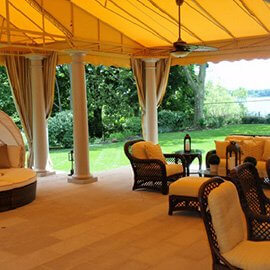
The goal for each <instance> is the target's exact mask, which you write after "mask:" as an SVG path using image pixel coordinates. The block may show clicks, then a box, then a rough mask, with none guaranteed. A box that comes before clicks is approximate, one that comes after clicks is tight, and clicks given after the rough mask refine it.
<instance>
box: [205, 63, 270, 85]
mask: <svg viewBox="0 0 270 270" xmlns="http://www.w3.org/2000/svg"><path fill="white" fill-rule="evenodd" d="M206 80H207V81H208V80H210V81H212V82H214V83H215V84H220V85H221V86H223V87H225V88H227V89H228V90H233V89H237V88H239V87H244V88H246V89H247V90H250V89H254V90H260V89H261V90H263V89H270V59H268V60H258V59H256V60H250V61H246V60H241V61H234V62H228V61H222V62H220V63H217V64H213V63H209V67H208V69H207V72H206Z"/></svg>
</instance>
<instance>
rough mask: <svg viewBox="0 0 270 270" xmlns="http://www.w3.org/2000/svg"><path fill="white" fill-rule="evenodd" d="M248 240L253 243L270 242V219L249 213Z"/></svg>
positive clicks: (247, 214)
mask: <svg viewBox="0 0 270 270" xmlns="http://www.w3.org/2000/svg"><path fill="white" fill-rule="evenodd" d="M246 218H247V227H248V239H249V240H253V241H266V240H270V217H269V216H266V215H257V214H255V213H252V212H251V211H249V210H248V211H247V213H246Z"/></svg>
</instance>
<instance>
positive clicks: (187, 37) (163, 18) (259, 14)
mask: <svg viewBox="0 0 270 270" xmlns="http://www.w3.org/2000/svg"><path fill="white" fill-rule="evenodd" d="M177 16H178V13H177V5H176V3H175V0H20V1H18V0H0V26H1V31H0V54H2V55H4V54H14V53H28V52H42V53H46V52H48V51H51V50H55V51H58V53H59V63H66V62H69V61H70V57H69V52H70V50H82V51H85V53H86V54H87V56H86V61H87V62H90V63H94V64H106V65H118V66H129V59H130V57H137V58H148V57H151V58H164V57H168V55H169V53H170V51H171V50H172V43H173V42H175V41H176V40H177V38H178V17H177ZM181 29H182V39H183V40H184V41H185V42H187V43H192V44H197V45H206V46H214V47H216V48H218V50H217V51H215V52H203V53H199V52H193V53H191V54H189V55H188V56H187V57H185V58H180V59H177V58H174V59H173V60H172V64H173V65H174V64H190V63H203V62H206V61H214V62H216V61H221V60H238V59H253V58H269V57H270V3H267V2H266V1H264V0H219V1H217V0H185V1H184V4H183V6H182V8H181Z"/></svg>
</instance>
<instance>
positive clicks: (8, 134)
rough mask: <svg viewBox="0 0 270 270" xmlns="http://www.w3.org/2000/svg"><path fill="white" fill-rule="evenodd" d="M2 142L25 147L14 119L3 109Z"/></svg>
mask: <svg viewBox="0 0 270 270" xmlns="http://www.w3.org/2000/svg"><path fill="white" fill-rule="evenodd" d="M0 143H4V144H7V145H16V146H21V147H23V148H24V142H23V138H22V135H21V132H20V130H19V129H18V127H17V126H16V125H15V123H14V122H13V120H12V119H11V118H10V117H9V116H8V115H7V114H6V113H4V112H3V111H0Z"/></svg>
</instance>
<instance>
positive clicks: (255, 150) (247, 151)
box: [241, 140, 264, 160]
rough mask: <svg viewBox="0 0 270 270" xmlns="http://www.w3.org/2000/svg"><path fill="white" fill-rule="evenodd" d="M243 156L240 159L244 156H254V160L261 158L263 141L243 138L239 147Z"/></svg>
mask: <svg viewBox="0 0 270 270" xmlns="http://www.w3.org/2000/svg"><path fill="white" fill-rule="evenodd" d="M241 150H242V153H243V156H242V158H241V160H244V159H245V158H246V157H254V158H256V160H261V159H262V156H263V150H264V141H258V140H257V141H256V140H244V141H243V142H242V147H241Z"/></svg>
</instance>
